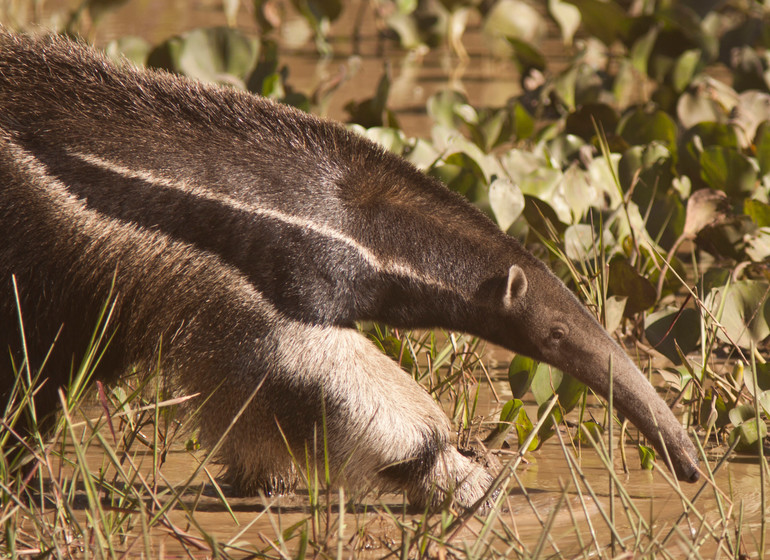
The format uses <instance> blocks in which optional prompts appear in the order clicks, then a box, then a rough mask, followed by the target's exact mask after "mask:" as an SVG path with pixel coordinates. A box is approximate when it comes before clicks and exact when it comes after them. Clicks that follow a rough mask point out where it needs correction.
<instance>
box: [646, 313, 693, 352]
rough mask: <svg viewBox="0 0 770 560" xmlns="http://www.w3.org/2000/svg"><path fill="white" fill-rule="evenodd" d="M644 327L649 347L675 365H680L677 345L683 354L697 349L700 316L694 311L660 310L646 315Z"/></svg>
mask: <svg viewBox="0 0 770 560" xmlns="http://www.w3.org/2000/svg"><path fill="white" fill-rule="evenodd" d="M674 321H676V322H674ZM644 325H645V329H644V334H645V336H646V337H647V340H648V341H649V342H650V345H651V346H652V347H653V348H654V349H655V350H657V351H658V352H660V353H661V354H663V355H664V356H666V357H667V358H668V359H669V360H671V361H672V362H673V363H674V364H676V365H679V364H681V363H682V360H681V359H680V357H679V353H678V352H677V351H676V346H677V345H678V346H679V348H680V349H681V351H682V352H683V353H684V354H688V353H690V352H692V351H693V350H695V349H696V348H697V347H698V341H699V340H700V314H699V313H698V312H697V311H696V310H695V309H691V308H686V309H683V310H682V311H681V313H679V309H662V310H660V311H656V312H655V313H652V314H650V315H648V316H647V317H646V318H645V321H644Z"/></svg>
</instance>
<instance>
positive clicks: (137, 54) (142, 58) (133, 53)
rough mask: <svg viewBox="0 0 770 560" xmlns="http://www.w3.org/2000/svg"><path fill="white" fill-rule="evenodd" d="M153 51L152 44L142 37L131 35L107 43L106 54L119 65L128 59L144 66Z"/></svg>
mask: <svg viewBox="0 0 770 560" xmlns="http://www.w3.org/2000/svg"><path fill="white" fill-rule="evenodd" d="M151 49H152V47H151V46H150V43H148V42H147V41H145V40H144V39H142V38H141V37H133V36H130V35H129V36H125V37H120V38H118V39H115V40H113V41H110V42H109V43H107V46H106V47H105V48H104V52H105V54H106V55H107V56H109V57H110V58H111V59H113V60H114V61H116V62H118V63H119V62H121V61H122V60H124V59H127V60H129V61H131V62H132V63H134V64H136V65H137V66H144V64H145V62H146V61H147V56H148V55H149V54H150V50H151Z"/></svg>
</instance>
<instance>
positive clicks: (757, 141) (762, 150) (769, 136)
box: [754, 121, 770, 175]
mask: <svg viewBox="0 0 770 560" xmlns="http://www.w3.org/2000/svg"><path fill="white" fill-rule="evenodd" d="M754 148H755V150H756V154H757V164H758V165H759V171H760V173H762V175H767V174H768V173H770V121H765V122H763V123H761V124H760V125H759V126H758V127H757V133H756V134H755V135H754Z"/></svg>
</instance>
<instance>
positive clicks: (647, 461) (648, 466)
mask: <svg viewBox="0 0 770 560" xmlns="http://www.w3.org/2000/svg"><path fill="white" fill-rule="evenodd" d="M638 449H639V464H640V466H641V467H642V468H643V469H644V470H646V471H651V470H652V469H653V467H654V466H655V450H653V449H652V447H648V446H646V445H639V447H638Z"/></svg>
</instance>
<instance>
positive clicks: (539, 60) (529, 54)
mask: <svg viewBox="0 0 770 560" xmlns="http://www.w3.org/2000/svg"><path fill="white" fill-rule="evenodd" d="M508 42H509V43H510V45H511V46H512V47H513V59H514V61H515V62H516V66H517V67H518V69H519V72H520V73H521V74H522V75H527V74H529V72H530V71H531V70H533V69H534V70H538V71H539V72H543V71H545V67H546V62H545V56H543V53H542V52H540V50H538V49H537V48H536V47H535V46H533V45H532V44H531V43H528V42H526V41H520V40H519V39H512V38H508Z"/></svg>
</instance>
